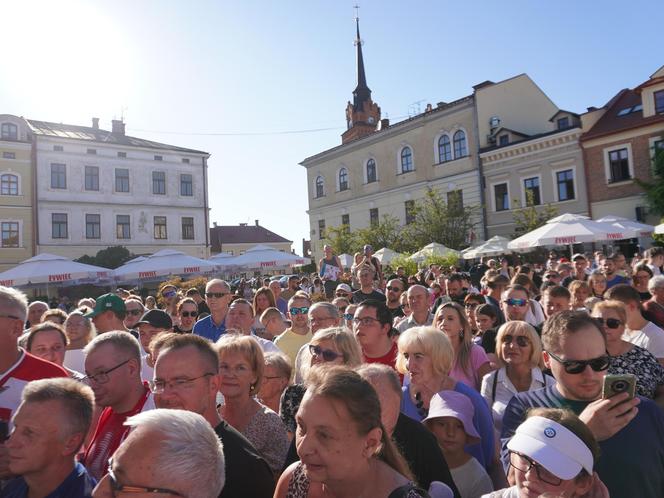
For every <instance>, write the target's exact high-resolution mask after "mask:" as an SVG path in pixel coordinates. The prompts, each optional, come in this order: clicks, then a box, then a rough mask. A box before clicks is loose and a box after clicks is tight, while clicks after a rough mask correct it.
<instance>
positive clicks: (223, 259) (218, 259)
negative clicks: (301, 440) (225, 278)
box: [208, 252, 234, 269]
mask: <svg viewBox="0 0 664 498" xmlns="http://www.w3.org/2000/svg"><path fill="white" fill-rule="evenodd" d="M233 257H234V256H233V255H232V254H230V253H228V252H220V253H219V254H214V255H212V256H210V257H209V258H208V261H209V262H210V263H213V264H215V265H217V266H218V267H219V268H223V269H228V268H231V267H233V264H232V263H231V261H233Z"/></svg>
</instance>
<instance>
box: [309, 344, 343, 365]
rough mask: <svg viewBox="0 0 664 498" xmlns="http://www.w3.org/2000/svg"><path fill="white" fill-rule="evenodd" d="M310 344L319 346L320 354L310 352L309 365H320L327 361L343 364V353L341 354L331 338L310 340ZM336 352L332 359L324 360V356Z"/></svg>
mask: <svg viewBox="0 0 664 498" xmlns="http://www.w3.org/2000/svg"><path fill="white" fill-rule="evenodd" d="M311 345H312V346H318V348H320V355H318V354H312V355H311V366H314V365H320V364H321V363H327V364H329V365H343V364H344V355H343V354H341V351H340V350H339V348H338V347H337V345H336V343H335V342H334V341H333V340H331V339H323V340H321V341H317V342H313V341H312V342H311ZM332 354H336V355H337V357H336V358H335V359H334V360H331V361H326V360H325V356H327V355H329V356H332Z"/></svg>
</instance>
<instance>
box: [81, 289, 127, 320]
mask: <svg viewBox="0 0 664 498" xmlns="http://www.w3.org/2000/svg"><path fill="white" fill-rule="evenodd" d="M104 311H117V312H119V313H126V312H127V308H126V307H125V303H124V301H123V300H122V298H121V297H119V296H116V295H115V294H103V295H101V296H99V297H98V298H97V301H96V302H95V308H94V309H93V310H92V311H90V312H89V313H86V314H85V315H84V316H85V318H94V317H95V316H97V315H99V314H100V313H103V312H104Z"/></svg>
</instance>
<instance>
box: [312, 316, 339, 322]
mask: <svg viewBox="0 0 664 498" xmlns="http://www.w3.org/2000/svg"><path fill="white" fill-rule="evenodd" d="M331 320H336V318H335V317H333V316H324V317H323V318H316V317H315V316H312V317H311V318H309V323H321V322H329V321H331Z"/></svg>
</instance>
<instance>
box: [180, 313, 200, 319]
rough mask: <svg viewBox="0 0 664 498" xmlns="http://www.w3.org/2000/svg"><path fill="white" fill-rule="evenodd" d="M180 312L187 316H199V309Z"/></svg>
mask: <svg viewBox="0 0 664 498" xmlns="http://www.w3.org/2000/svg"><path fill="white" fill-rule="evenodd" d="M180 314H181V315H182V316H183V317H185V318H188V317H192V318H196V317H197V316H198V311H183V312H182V313H180Z"/></svg>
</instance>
